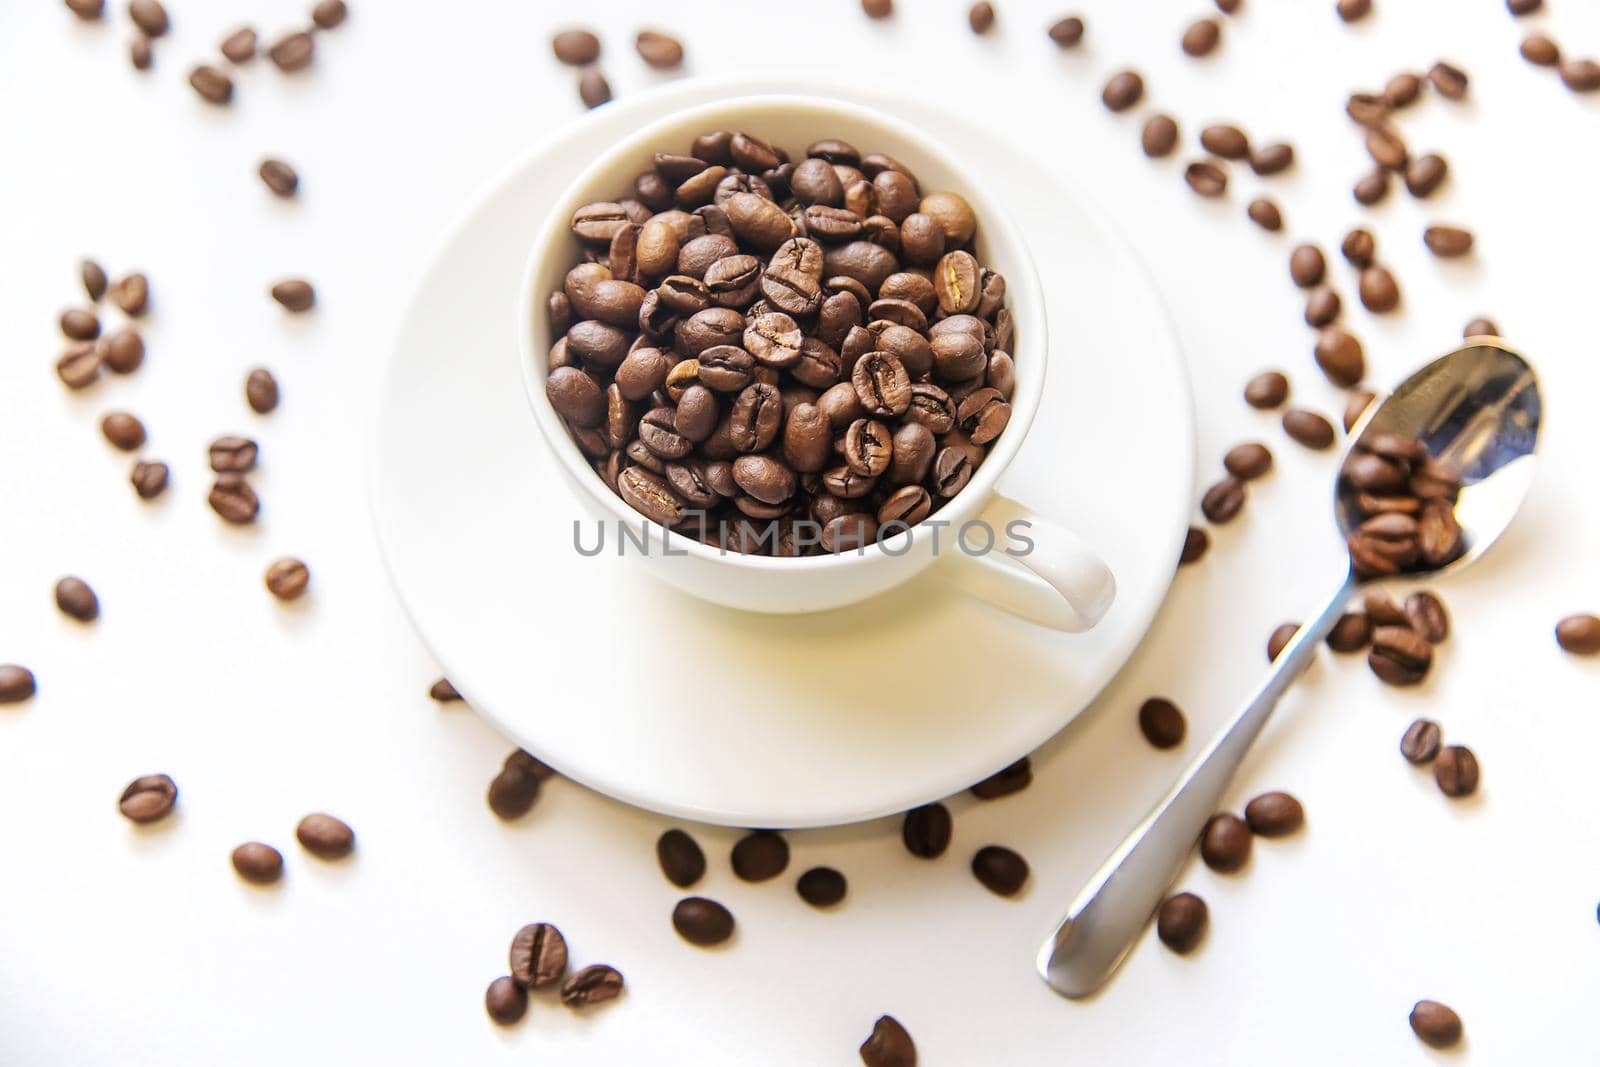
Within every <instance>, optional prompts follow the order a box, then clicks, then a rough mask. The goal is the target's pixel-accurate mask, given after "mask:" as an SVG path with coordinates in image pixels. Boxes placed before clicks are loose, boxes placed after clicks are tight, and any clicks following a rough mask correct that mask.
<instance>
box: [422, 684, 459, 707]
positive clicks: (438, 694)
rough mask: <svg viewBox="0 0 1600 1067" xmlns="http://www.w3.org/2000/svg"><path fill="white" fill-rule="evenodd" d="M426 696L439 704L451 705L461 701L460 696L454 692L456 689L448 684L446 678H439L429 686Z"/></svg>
mask: <svg viewBox="0 0 1600 1067" xmlns="http://www.w3.org/2000/svg"><path fill="white" fill-rule="evenodd" d="M428 695H429V696H430V697H432V698H433V699H435V700H437V701H438V702H439V703H441V704H453V703H455V702H456V701H458V700H460V699H461V694H460V693H458V692H456V687H455V686H453V685H451V684H450V679H448V678H440V679H439V680H438V681H436V682H434V683H433V684H432V685H431V686H429V687H428Z"/></svg>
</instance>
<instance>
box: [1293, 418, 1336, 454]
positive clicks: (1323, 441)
mask: <svg viewBox="0 0 1600 1067" xmlns="http://www.w3.org/2000/svg"><path fill="white" fill-rule="evenodd" d="M1283 432H1284V433H1286V434H1288V435H1289V437H1290V439H1292V440H1293V441H1294V442H1295V443H1296V444H1301V445H1304V446H1305V447H1307V448H1312V449H1316V450H1318V451H1321V450H1322V449H1325V448H1332V447H1333V436H1334V435H1333V423H1331V422H1329V421H1328V420H1327V419H1325V418H1323V417H1322V416H1321V415H1318V414H1317V413H1316V412H1315V411H1307V410H1305V409H1304V408H1293V409H1291V410H1289V411H1286V412H1284V415H1283Z"/></svg>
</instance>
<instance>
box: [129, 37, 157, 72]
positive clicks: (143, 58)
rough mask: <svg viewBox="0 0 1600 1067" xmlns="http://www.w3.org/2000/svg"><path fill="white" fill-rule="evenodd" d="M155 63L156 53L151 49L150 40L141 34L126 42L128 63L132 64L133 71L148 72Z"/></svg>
mask: <svg viewBox="0 0 1600 1067" xmlns="http://www.w3.org/2000/svg"><path fill="white" fill-rule="evenodd" d="M155 61H156V53H155V49H154V48H153V47H151V44H150V38H148V37H146V36H145V35H144V34H142V33H141V34H137V35H135V36H134V38H133V40H131V41H129V42H128V62H130V63H132V64H133V69H134V70H149V69H150V68H151V67H152V66H153V65H154V64H155Z"/></svg>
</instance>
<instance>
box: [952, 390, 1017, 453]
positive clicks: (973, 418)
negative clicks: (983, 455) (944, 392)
mask: <svg viewBox="0 0 1600 1067" xmlns="http://www.w3.org/2000/svg"><path fill="white" fill-rule="evenodd" d="M1010 421H1011V405H1010V404H1008V403H1006V400H1005V398H1004V397H1003V396H1001V395H1000V390H998V389H987V388H986V389H976V390H974V391H972V392H971V393H968V394H967V396H966V399H964V400H962V401H961V404H960V406H959V407H957V408H956V424H957V425H958V426H960V427H961V431H962V432H963V433H965V434H966V435H967V438H968V440H970V441H971V442H972V443H973V444H975V445H986V444H988V443H989V442H991V441H993V440H994V439H995V438H997V437H999V436H1000V434H1001V433H1002V432H1003V431H1004V430H1005V428H1006V426H1007V424H1008V423H1010Z"/></svg>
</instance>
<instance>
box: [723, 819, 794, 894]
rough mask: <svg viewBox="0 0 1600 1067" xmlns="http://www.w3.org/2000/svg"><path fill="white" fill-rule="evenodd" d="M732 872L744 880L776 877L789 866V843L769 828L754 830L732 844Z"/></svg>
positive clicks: (762, 879)
mask: <svg viewBox="0 0 1600 1067" xmlns="http://www.w3.org/2000/svg"><path fill="white" fill-rule="evenodd" d="M732 860H733V873H734V874H736V875H738V876H739V877H740V878H741V879H743V880H744V881H746V882H764V881H766V880H767V879H768V878H776V877H777V876H778V875H780V874H782V873H783V871H784V868H786V867H788V866H789V843H788V842H787V841H785V840H784V839H783V837H782V835H780V834H776V833H774V832H772V831H771V830H756V831H754V832H752V833H749V834H746V835H745V836H744V837H742V838H740V839H739V841H738V843H737V844H735V845H734V846H733V855H732Z"/></svg>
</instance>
